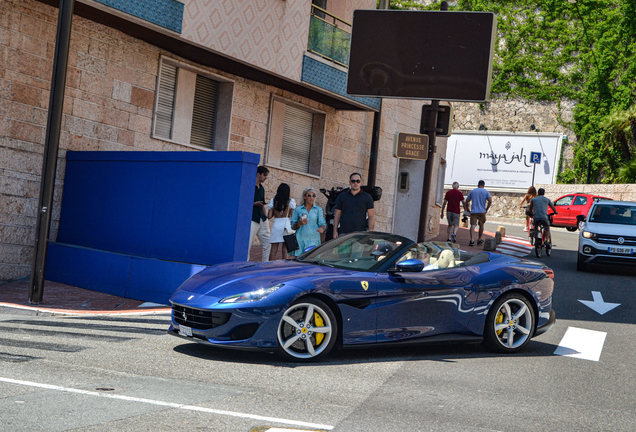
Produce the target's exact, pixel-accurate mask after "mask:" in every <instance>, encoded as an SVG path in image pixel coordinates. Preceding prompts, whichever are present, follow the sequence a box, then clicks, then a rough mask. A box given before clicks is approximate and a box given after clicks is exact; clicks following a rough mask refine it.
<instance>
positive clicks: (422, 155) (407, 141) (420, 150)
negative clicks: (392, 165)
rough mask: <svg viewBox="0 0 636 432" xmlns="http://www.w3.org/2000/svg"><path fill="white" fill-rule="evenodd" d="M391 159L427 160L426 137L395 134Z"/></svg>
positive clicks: (401, 133)
mask: <svg viewBox="0 0 636 432" xmlns="http://www.w3.org/2000/svg"><path fill="white" fill-rule="evenodd" d="M393 157H396V158H401V159H415V160H423V161H425V160H426V159H428V135H418V134H410V133H403V132H399V133H397V134H395V143H394V145H393Z"/></svg>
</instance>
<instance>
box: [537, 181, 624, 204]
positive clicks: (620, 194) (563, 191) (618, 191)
mask: <svg viewBox="0 0 636 432" xmlns="http://www.w3.org/2000/svg"><path fill="white" fill-rule="evenodd" d="M540 187H542V188H544V189H545V196H547V197H548V198H550V199H551V200H553V201H554V200H555V199H558V198H559V197H562V196H563V195H567V194H571V193H576V192H580V193H586V194H591V195H600V196H603V197H607V198H611V199H613V200H615V201H633V202H636V184H589V185H586V184H577V185H569V184H568V185H565V184H557V185H537V188H540Z"/></svg>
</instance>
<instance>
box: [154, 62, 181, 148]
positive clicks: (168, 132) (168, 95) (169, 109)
mask: <svg viewBox="0 0 636 432" xmlns="http://www.w3.org/2000/svg"><path fill="white" fill-rule="evenodd" d="M176 88H177V67H176V66H172V65H170V64H167V63H161V79H160V80H159V95H158V96H157V113H156V116H157V117H156V119H155V135H157V136H158V137H161V138H167V139H172V120H173V117H174V98H175V94H176Z"/></svg>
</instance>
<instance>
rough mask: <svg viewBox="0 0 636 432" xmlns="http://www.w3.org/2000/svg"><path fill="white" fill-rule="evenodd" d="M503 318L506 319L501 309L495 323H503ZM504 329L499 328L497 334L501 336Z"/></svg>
mask: <svg viewBox="0 0 636 432" xmlns="http://www.w3.org/2000/svg"><path fill="white" fill-rule="evenodd" d="M503 320H504V315H503V313H501V311H499V312H498V313H497V318H496V319H495V324H501V323H502V322H503ZM502 331H503V330H499V331H498V332H497V336H500V335H501V332H502Z"/></svg>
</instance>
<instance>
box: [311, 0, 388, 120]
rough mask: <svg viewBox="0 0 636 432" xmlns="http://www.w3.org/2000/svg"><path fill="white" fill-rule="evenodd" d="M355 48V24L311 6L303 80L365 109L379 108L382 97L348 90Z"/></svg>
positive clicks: (374, 109) (376, 109)
mask: <svg viewBox="0 0 636 432" xmlns="http://www.w3.org/2000/svg"><path fill="white" fill-rule="evenodd" d="M350 48H351V24H350V23H348V22H346V21H344V20H341V19H340V18H338V17H336V16H335V15H332V14H330V13H329V12H327V11H326V10H324V9H321V8H320V7H318V6H316V5H312V6H311V17H310V24H309V40H308V42H307V52H308V53H311V55H307V54H306V55H305V56H304V58H303V70H302V77H301V81H303V82H305V83H308V84H311V85H313V86H316V87H319V88H321V89H324V90H327V91H328V92H330V93H332V94H336V95H338V96H340V97H342V98H346V99H348V100H350V101H355V102H357V103H358V104H362V106H363V107H364V108H363V109H365V110H369V111H378V110H379V109H380V99H379V98H362V97H355V96H349V95H348V94H347V69H348V66H349V50H350Z"/></svg>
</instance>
